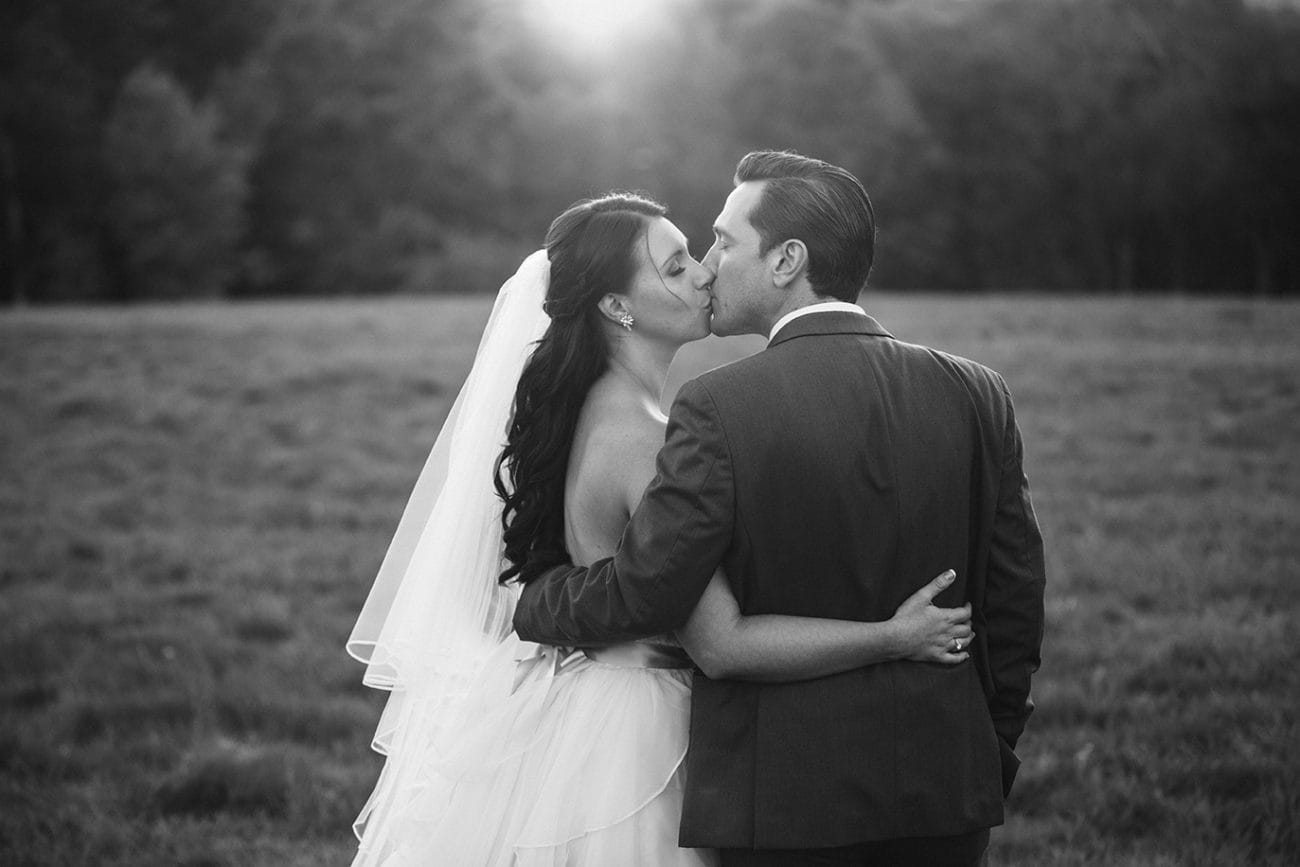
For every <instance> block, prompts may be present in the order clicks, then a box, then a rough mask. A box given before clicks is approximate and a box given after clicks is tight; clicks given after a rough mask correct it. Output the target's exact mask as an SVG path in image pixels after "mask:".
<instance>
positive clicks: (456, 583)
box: [348, 251, 716, 867]
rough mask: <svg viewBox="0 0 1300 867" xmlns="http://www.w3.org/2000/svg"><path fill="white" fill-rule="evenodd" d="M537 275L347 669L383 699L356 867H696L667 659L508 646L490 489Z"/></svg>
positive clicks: (676, 657)
mask: <svg viewBox="0 0 1300 867" xmlns="http://www.w3.org/2000/svg"><path fill="white" fill-rule="evenodd" d="M548 276H549V267H548V265H547V262H546V256H545V253H544V252H542V251H539V252H538V253H535V254H533V255H532V256H530V257H529V258H528V259H527V260H525V262H524V264H523V265H521V266H520V268H519V271H518V272H517V273H516V274H515V276H514V277H513V278H511V280H510V281H508V282H507V283H506V285H505V286H504V287H502V290H501V293H500V294H499V295H498V297H497V302H496V305H495V306H494V308H493V312H492V317H491V318H490V319H489V321H488V325H487V328H486V329H485V331H484V336H483V339H482V341H481V342H480V345H479V349H478V353H477V355H476V356H475V362H474V366H473V368H472V369H471V371H470V375H469V377H468V379H467V380H466V382H465V385H464V387H463V388H462V390H461V392H460V394H459V396H458V397H457V399H456V402H455V404H454V405H453V407H452V410H451V413H450V414H449V416H448V418H447V421H446V422H445V423H444V425H443V429H442V432H441V433H440V434H439V437H438V441H437V443H436V444H435V446H434V449H433V452H432V454H431V455H430V457H429V460H428V462H427V464H426V466H425V468H424V471H423V472H422V473H421V475H420V479H419V480H418V481H417V483H416V486H415V490H414V491H413V492H412V495H411V499H410V501H409V502H408V504H407V508H406V511H405V513H404V514H403V516H402V520H401V522H400V523H399V525H398V529H397V533H396V535H395V536H394V539H393V542H392V544H391V545H390V547H389V551H388V554H387V556H386V557H385V559H384V563H383V565H382V566H381V567H380V572H379V576H378V578H376V580H375V585H374V587H373V588H372V590H371V593H370V596H369V598H368V599H367V601H366V605H365V608H363V609H362V612H361V615H360V616H359V618H358V620H357V625H356V627H355V628H354V629H353V633H352V636H351V638H350V639H349V641H348V651H349V652H350V653H351V654H352V655H353V656H355V657H357V658H358V659H360V660H361V661H362V662H364V663H366V665H367V671H366V676H365V678H364V682H365V683H366V684H367V685H369V686H373V687H377V688H381V689H386V690H390V691H391V693H392V695H391V697H390V698H389V701H388V704H387V706H386V707H385V710H384V714H383V717H382V718H381V720H380V723H379V727H378V730H377V732H376V734H375V739H374V746H375V749H376V750H378V751H379V752H381V753H383V754H384V755H385V756H386V757H387V760H386V762H385V765H384V769H383V771H382V773H381V774H380V777H379V780H378V782H377V783H376V785H375V788H374V791H373V792H372V794H371V796H370V799H369V801H368V802H367V803H366V805H365V807H364V808H363V809H362V811H361V815H360V816H359V817H358V819H357V822H356V825H355V830H356V831H357V836H358V839H359V841H360V843H359V846H358V850H357V855H356V859H355V860H354V862H353V864H354V867H361V865H365V867H370V865H379V867H417V865H419V867H425V865H450V867H480V865H481V867H516V865H517V867H606V865H617V867H677V865H681V867H706V865H712V864H714V863H715V862H716V855H715V854H714V853H713V852H711V851H709V850H698V849H682V848H679V847H678V846H677V830H678V824H679V822H680V819H681V808H682V790H683V784H684V769H683V764H682V762H683V758H684V757H685V754H686V747H687V739H688V732H689V716H690V700H691V673H690V669H689V667H688V665H689V663H688V661H687V660H686V657H685V655H684V653H683V652H682V651H681V649H680V648H679V647H677V646H675V644H674V643H673V642H671V640H670V639H662V640H647V641H642V642H635V643H629V644H621V645H617V646H614V647H609V648H604V649H601V650H593V651H590V655H587V654H585V653H583V652H580V651H574V652H567V651H564V650H561V649H557V648H548V647H542V646H540V645H536V644H531V643H527V642H523V641H521V640H520V639H519V638H518V636H516V635H515V634H514V632H513V631H511V630H510V626H509V624H510V618H511V616H512V614H513V610H514V601H515V591H514V590H513V588H509V587H502V586H500V585H499V584H497V581H496V577H497V575H498V574H499V573H500V572H501V569H502V568H503V559H502V552H503V547H502V543H501V526H500V508H501V505H500V501H499V500H498V499H497V498H496V496H495V494H494V492H493V491H492V488H491V478H492V476H491V473H492V472H493V471H494V470H493V462H494V461H495V459H496V456H497V455H498V454H499V453H500V450H501V447H502V446H503V445H504V436H505V430H506V423H507V421H508V419H509V414H510V407H511V401H512V399H513V396H514V387H515V384H516V382H517V381H518V377H519V373H520V371H521V370H522V369H523V365H524V362H525V360H526V359H527V357H528V353H529V352H530V351H531V346H532V343H533V341H535V340H536V339H537V338H538V337H540V336H541V333H542V332H543V331H544V330H545V326H546V318H545V314H544V313H543V312H542V307H541V305H542V301H543V300H544V298H545V293H546V281H547V279H548Z"/></svg>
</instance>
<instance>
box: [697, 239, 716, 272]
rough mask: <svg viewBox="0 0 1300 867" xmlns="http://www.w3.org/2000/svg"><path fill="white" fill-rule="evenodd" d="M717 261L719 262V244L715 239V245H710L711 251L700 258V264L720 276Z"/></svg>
mask: <svg viewBox="0 0 1300 867" xmlns="http://www.w3.org/2000/svg"><path fill="white" fill-rule="evenodd" d="M717 262H718V244H717V242H716V241H715V242H714V243H713V246H712V247H709V252H707V253H705V254H704V258H703V259H701V260H700V264H701V265H703V266H704V267H705V268H707V269H709V273H710V274H712V275H713V276H715V277H716V276H718V268H717Z"/></svg>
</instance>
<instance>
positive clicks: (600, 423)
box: [572, 383, 667, 503]
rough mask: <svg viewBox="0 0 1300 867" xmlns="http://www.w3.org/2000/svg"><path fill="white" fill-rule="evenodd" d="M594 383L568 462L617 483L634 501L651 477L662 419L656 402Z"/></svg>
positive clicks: (598, 478)
mask: <svg viewBox="0 0 1300 867" xmlns="http://www.w3.org/2000/svg"><path fill="white" fill-rule="evenodd" d="M600 386H601V383H598V384H597V385H596V386H595V387H593V388H592V390H591V393H590V394H589V395H588V399H587V403H586V405H585V406H584V407H583V410H582V415H581V417H580V418H579V420H578V430H577V431H576V435H575V437H574V450H573V455H572V461H573V462H574V464H575V466H574V469H577V470H579V472H580V474H581V475H582V476H583V477H585V478H586V479H588V480H590V481H592V482H596V483H598V484H600V483H603V484H605V485H610V486H613V487H616V488H617V489H619V490H620V491H621V492H625V493H627V494H628V495H629V496H631V495H632V494H635V499H634V500H633V501H632V502H633V503H635V502H636V501H637V500H639V499H640V494H641V492H642V491H644V490H645V487H646V485H647V484H649V483H650V479H651V478H652V477H653V476H654V468H655V456H656V455H658V453H659V448H660V447H661V446H662V445H663V444H664V427H665V425H666V422H667V420H666V419H665V418H664V416H663V414H662V413H660V412H659V411H658V409H657V408H656V407H651V406H648V405H647V404H646V402H645V401H644V400H642V399H638V398H637V396H635V395H632V394H629V393H628V392H627V391H626V390H623V389H619V388H602V387H600Z"/></svg>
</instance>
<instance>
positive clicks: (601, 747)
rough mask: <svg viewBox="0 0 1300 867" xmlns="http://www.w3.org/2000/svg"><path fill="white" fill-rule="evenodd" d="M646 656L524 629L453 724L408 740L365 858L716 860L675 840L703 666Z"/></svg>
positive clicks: (533, 863) (402, 866)
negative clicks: (594, 655)
mask: <svg viewBox="0 0 1300 867" xmlns="http://www.w3.org/2000/svg"><path fill="white" fill-rule="evenodd" d="M631 647H632V648H633V650H634V651H635V646H631ZM650 655H651V654H645V656H650ZM638 656H639V654H637V653H635V652H633V653H631V654H627V653H624V654H615V657H616V658H618V659H619V660H620V661H619V663H618V664H612V663H610V662H606V661H599V662H598V661H596V660H593V659H590V658H588V657H587V656H585V655H584V654H582V653H580V652H573V653H569V654H567V655H566V654H564V653H563V652H561V651H557V650H555V649H554V648H542V647H539V646H538V645H532V644H527V643H524V642H520V641H519V640H518V639H517V638H516V637H515V636H513V635H512V636H511V637H510V638H508V639H507V640H506V642H504V643H503V645H502V646H501V647H500V648H498V650H497V651H496V653H495V654H494V659H492V660H490V661H489V663H488V665H487V666H486V670H485V672H484V674H483V676H481V677H480V678H478V680H477V682H476V684H475V686H474V687H473V689H472V690H471V692H470V695H469V696H468V698H467V699H466V701H465V703H464V707H463V711H462V712H461V713H460V714H458V720H457V722H456V723H455V724H454V725H451V726H449V727H444V728H445V731H444V733H443V734H441V735H438V736H436V737H428V738H421V737H419V736H418V735H417V736H414V737H412V736H411V735H413V734H415V733H414V732H405V733H403V734H404V735H405V736H403V737H400V738H398V739H397V741H396V742H395V744H394V750H396V751H395V752H390V753H389V758H388V763H387V766H386V767H385V769H384V774H383V775H382V776H381V778H380V782H379V784H378V785H377V786H376V792H375V795H372V798H371V803H370V804H368V805H367V808H366V810H365V811H363V814H362V816H361V817H360V819H359V820H358V824H359V834H360V838H361V843H360V847H359V850H358V854H357V859H356V861H355V862H354V865H383V867H426V865H454V867H476V865H481V867H597V865H601V867H606V865H626V867H678V865H680V867H711V865H714V864H715V863H716V855H715V853H713V852H712V851H710V850H701V849H682V848H679V847H678V846H677V835H678V825H679V823H680V820H681V811H682V788H683V783H684V773H685V771H684V767H683V759H684V757H685V755H686V747H687V742H688V736H689V721H690V702H691V672H690V671H689V670H688V669H685V668H655V667H649V666H647V665H639V664H636V659H637V658H638ZM519 657H523V658H522V659H520V658H519ZM625 661H626V662H629V663H630V664H623V663H624V662H625Z"/></svg>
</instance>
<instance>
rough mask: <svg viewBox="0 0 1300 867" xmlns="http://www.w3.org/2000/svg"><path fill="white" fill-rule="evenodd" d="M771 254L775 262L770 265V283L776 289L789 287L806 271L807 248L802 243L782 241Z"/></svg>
mask: <svg viewBox="0 0 1300 867" xmlns="http://www.w3.org/2000/svg"><path fill="white" fill-rule="evenodd" d="M772 252H773V253H774V254H776V260H775V261H774V262H773V263H772V282H773V283H775V284H776V285H777V287H778V288H781V289H785V288H787V287H789V286H790V285H791V284H792V283H794V282H795V281H796V280H798V279H799V275H801V274H803V273H804V272H805V271H807V270H808V248H807V247H806V246H804V243H803V241H800V240H797V239H792V240H789V241H783V242H781V243H780V244H778V245H777V246H776V247H775V248H774V249H773V250H772Z"/></svg>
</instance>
